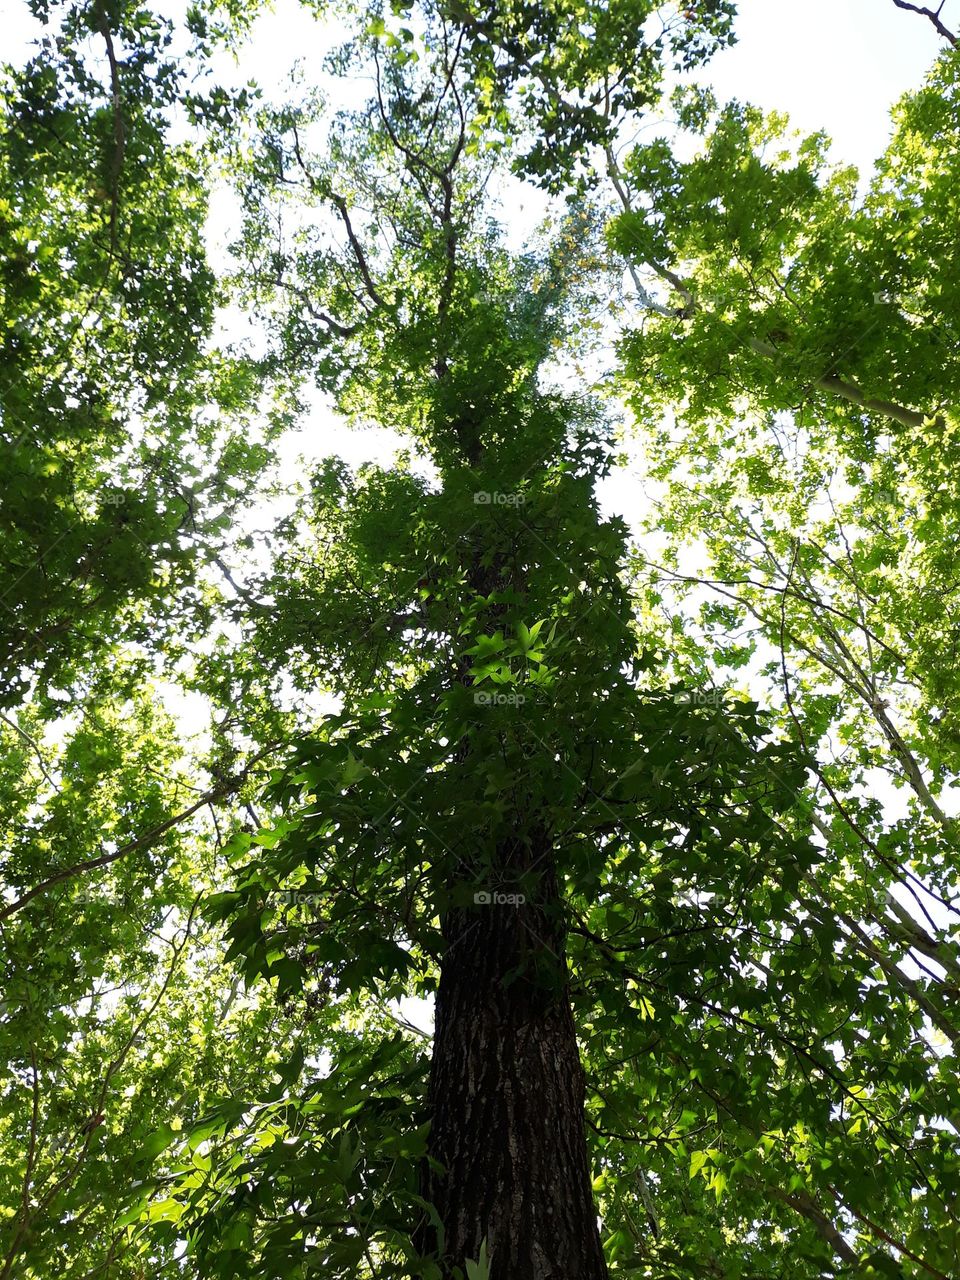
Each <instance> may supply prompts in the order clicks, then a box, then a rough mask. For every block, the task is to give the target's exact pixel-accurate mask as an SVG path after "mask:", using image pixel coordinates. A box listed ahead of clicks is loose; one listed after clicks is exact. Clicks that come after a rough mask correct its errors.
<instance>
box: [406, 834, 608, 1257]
mask: <svg viewBox="0 0 960 1280" xmlns="http://www.w3.org/2000/svg"><path fill="white" fill-rule="evenodd" d="M503 852H505V853H506V856H505V857H499V856H498V859H497V861H498V863H499V864H500V865H501V867H504V866H510V864H514V865H513V870H514V871H515V870H516V860H517V859H516V854H517V846H516V845H514V847H513V848H512V849H511V850H509V851H503ZM549 854H550V850H549V847H547V849H546V850H545V854H544V851H541V852H540V854H539V860H540V866H539V867H538V868H537V879H536V882H534V883H532V884H531V882H530V880H529V879H528V878H527V877H526V876H525V877H524V880H523V885H524V888H525V889H526V893H527V900H526V901H525V902H523V903H520V904H514V903H511V902H510V901H497V896H498V895H500V896H505V895H508V894H511V893H516V892H519V890H520V884H519V882H518V880H517V878H516V876H515V875H511V877H510V879H511V880H512V881H513V883H506V882H501V883H499V884H496V885H491V886H490V887H489V890H488V892H489V894H490V897H491V899H492V900H491V901H490V902H488V903H480V904H478V905H475V906H473V907H472V908H468V909H466V910H459V909H458V910H451V911H449V912H448V913H447V915H446V918H445V920H444V936H445V939H446V951H445V955H444V958H443V963H442V966H441V976H440V984H439V990H438V992H437V1000H436V1034H435V1039H434V1048H433V1063H432V1068H431V1076H430V1105H431V1118H432V1123H431V1134H430V1148H429V1150H430V1155H431V1156H432V1157H433V1158H434V1159H435V1160H437V1161H439V1163H440V1164H441V1165H442V1166H443V1169H444V1171H445V1172H443V1173H439V1172H436V1171H432V1170H430V1169H425V1172H424V1175H423V1187H422V1191H423V1195H424V1196H425V1198H426V1199H427V1200H429V1201H431V1202H432V1203H433V1204H434V1205H435V1206H436V1207H437V1210H438V1212H439V1216H440V1219H441V1221H442V1222H443V1226H444V1232H445V1248H444V1253H443V1256H444V1261H445V1266H446V1268H447V1269H446V1272H445V1274H447V1275H449V1274H452V1272H451V1270H450V1268H452V1267H453V1266H459V1267H460V1268H463V1266H464V1261H465V1260H466V1259H477V1258H478V1257H479V1255H480V1247H481V1243H482V1242H483V1241H484V1240H485V1241H486V1247H487V1257H488V1259H489V1262H490V1276H491V1280H606V1277H607V1269H606V1265H605V1263H604V1260H603V1254H602V1250H601V1248H600V1236H599V1231H598V1227H597V1216H596V1211H595V1209H594V1206H593V1198H592V1192H591V1181H590V1172H589V1167H588V1163H587V1150H586V1142H585V1137H584V1128H583V1101H584V1077H583V1070H582V1068H581V1066H580V1058H579V1053H578V1049H577V1039H576V1032H575V1028H574V1022H573V1015H572V1013H571V1010H570V1003H569V1000H568V997H567V991H566V982H567V969H566V961H565V958H564V950H563V932H564V930H563V924H562V918H561V914H560V910H559V901H558V894H557V886H556V877H555V874H554V871H553V867H552V865H545V863H544V857H545V856H546V860H547V861H549ZM531 861H535V860H531ZM436 1243H437V1242H436V1239H435V1237H434V1238H432V1239H429V1240H428V1239H426V1238H424V1240H423V1241H422V1242H421V1247H424V1246H428V1247H429V1249H430V1251H432V1250H433V1249H434V1248H436ZM424 1252H427V1248H424Z"/></svg>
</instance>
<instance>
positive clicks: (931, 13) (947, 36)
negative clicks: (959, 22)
mask: <svg viewBox="0 0 960 1280" xmlns="http://www.w3.org/2000/svg"><path fill="white" fill-rule="evenodd" d="M893 3H894V4H895V5H896V6H897V8H898V9H909V10H910V12H911V13H919V14H921V15H922V16H923V17H924V18H929V19H930V21H931V22H932V23H933V25H934V26H935V27H936V29H937V31H938V32H939V33H940V35H942V36H943V38H944V40H949V41H950V43H951V44H952V45H953V47H954V48H956V46H957V37H956V36H955V35H954V34H953V32H952V31H950V30H948V28H947V27H945V26H944V25H943V23H942V22H941V21H940V14H941V13H942V11H943V4H941V5H940V6H939V8H937V9H936V10H934V9H927V8H925V7H924V6H923V5H919V4H909V3H908V0H893Z"/></svg>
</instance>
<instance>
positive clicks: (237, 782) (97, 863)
mask: <svg viewBox="0 0 960 1280" xmlns="http://www.w3.org/2000/svg"><path fill="white" fill-rule="evenodd" d="M276 747H277V744H276V743H274V744H273V745H271V746H270V747H267V748H265V749H264V750H263V751H261V752H259V753H258V754H257V755H256V756H254V758H253V759H252V760H251V761H250V763H249V764H247V765H245V766H244V768H243V769H241V771H240V772H239V773H237V774H234V775H233V776H232V777H229V778H227V779H225V780H224V781H223V782H220V783H218V784H217V785H216V786H215V787H211V788H210V790H209V791H205V792H204V793H203V795H202V796H200V798H199V799H198V800H197V801H196V803H195V804H192V805H191V806H190V807H189V809H184V810H183V811H182V812H180V813H177V814H174V816H173V817H172V818H167V820H166V821H165V822H160V823H158V824H157V825H156V826H155V827H151V828H150V830H149V831H145V832H144V834H143V835H142V836H137V837H136V839H134V840H128V841H127V843H126V844H124V845H121V846H120V848H119V849H115V850H114V852H113V853H105V854H103V855H102V856H101V857H99V858H88V859H86V860H85V861H83V862H77V863H75V864H74V865H73V866H72V867H64V868H63V870H62V871H58V872H57V873H56V874H55V875H52V876H48V877H47V879H46V880H41V882H40V883H39V884H37V885H34V887H33V888H32V889H28V890H27V892H26V893H24V894H21V895H20V897H19V898H17V899H15V900H14V901H13V902H10V903H8V904H7V905H6V906H5V907H3V908H2V909H0V920H6V919H8V918H9V917H10V916H12V915H15V914H16V913H17V912H18V911H22V910H23V908H24V907H25V906H26V905H27V904H28V903H29V902H32V901H33V900H34V898H38V897H39V896H40V895H41V894H43V893H46V892H47V890H48V889H52V888H53V886H54V885H57V884H61V883H62V882H63V881H64V880H72V879H74V877H76V876H79V875H82V874H83V873H84V872H85V871H96V870H98V869H99V868H100V867H108V866H110V864H111V863H113V862H117V861H118V860H119V859H120V858H125V857H127V856H128V855H129V854H131V853H138V852H139V851H140V850H141V849H149V848H150V846H151V845H153V844H155V843H156V842H157V840H159V839H160V837H161V836H163V835H165V834H166V833H167V832H168V831H170V830H172V829H173V828H174V827H176V826H179V824H180V823H181V822H185V821H186V820H187V819H188V818H191V817H193V815H194V814H195V813H196V812H197V811H198V810H199V809H203V808H204V807H205V806H206V805H208V804H211V803H213V802H214V801H216V800H222V799H224V797H226V796H228V795H232V794H233V793H234V792H235V791H237V790H238V789H239V788H240V787H241V786H242V784H243V783H244V782H245V781H246V778H247V775H248V774H249V772H250V770H251V769H252V768H253V766H254V765H255V764H257V763H259V761H260V760H262V759H263V758H264V756H266V755H269V754H270V752H271V751H275V750H276Z"/></svg>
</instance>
